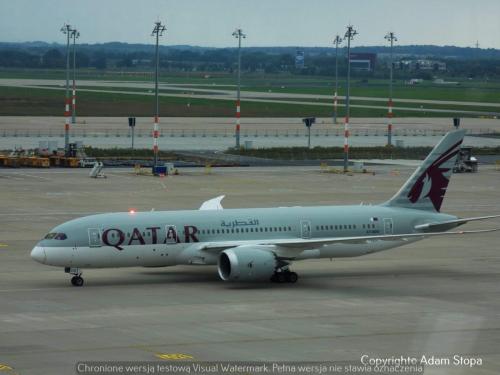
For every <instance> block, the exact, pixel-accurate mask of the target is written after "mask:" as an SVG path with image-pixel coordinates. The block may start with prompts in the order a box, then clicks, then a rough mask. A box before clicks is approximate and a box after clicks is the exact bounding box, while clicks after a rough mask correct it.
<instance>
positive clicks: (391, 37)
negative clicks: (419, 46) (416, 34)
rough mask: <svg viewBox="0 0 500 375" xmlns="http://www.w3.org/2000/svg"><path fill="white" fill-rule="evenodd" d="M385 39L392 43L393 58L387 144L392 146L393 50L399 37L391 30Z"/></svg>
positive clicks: (391, 60)
mask: <svg viewBox="0 0 500 375" xmlns="http://www.w3.org/2000/svg"><path fill="white" fill-rule="evenodd" d="M384 39H386V40H388V41H389V42H390V43H391V54H390V55H391V58H390V64H391V65H390V67H389V72H390V73H389V103H388V110H387V145H388V146H391V145H392V117H393V113H392V107H393V104H392V76H393V73H392V70H393V66H394V63H393V53H392V50H393V47H394V42H397V41H398V38H396V35H395V34H394V32H392V31H389V32H388V33H387V35H386V36H385V37H384Z"/></svg>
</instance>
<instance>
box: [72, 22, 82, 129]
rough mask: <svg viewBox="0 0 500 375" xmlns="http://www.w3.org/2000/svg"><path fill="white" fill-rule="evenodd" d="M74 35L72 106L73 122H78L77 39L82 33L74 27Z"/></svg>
mask: <svg viewBox="0 0 500 375" xmlns="http://www.w3.org/2000/svg"><path fill="white" fill-rule="evenodd" d="M71 36H72V37H73V98H72V103H71V104H72V108H71V123H72V124H75V123H76V39H78V38H79V37H80V33H79V32H78V31H77V30H76V29H74V30H72V32H71Z"/></svg>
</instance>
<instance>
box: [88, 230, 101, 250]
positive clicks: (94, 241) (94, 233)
mask: <svg viewBox="0 0 500 375" xmlns="http://www.w3.org/2000/svg"><path fill="white" fill-rule="evenodd" d="M89 246H90V247H101V231H100V230H99V228H89Z"/></svg>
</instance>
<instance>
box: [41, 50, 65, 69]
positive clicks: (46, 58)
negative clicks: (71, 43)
mask: <svg viewBox="0 0 500 375" xmlns="http://www.w3.org/2000/svg"><path fill="white" fill-rule="evenodd" d="M42 65H43V66H44V67H46V68H63V67H64V66H65V65H66V60H65V56H64V55H63V54H62V53H61V51H59V50H58V49H55V48H54V49H49V50H48V51H47V52H45V53H44V55H43V56H42Z"/></svg>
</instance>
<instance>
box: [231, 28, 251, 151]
mask: <svg viewBox="0 0 500 375" xmlns="http://www.w3.org/2000/svg"><path fill="white" fill-rule="evenodd" d="M232 35H233V36H234V37H235V38H236V39H238V82H237V91H236V129H235V138H236V149H239V148H240V126H241V124H240V118H241V105H240V104H241V39H242V38H243V39H245V38H246V37H247V36H246V35H245V34H243V30H242V29H236V30H235V31H234V32H233V34H232Z"/></svg>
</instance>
